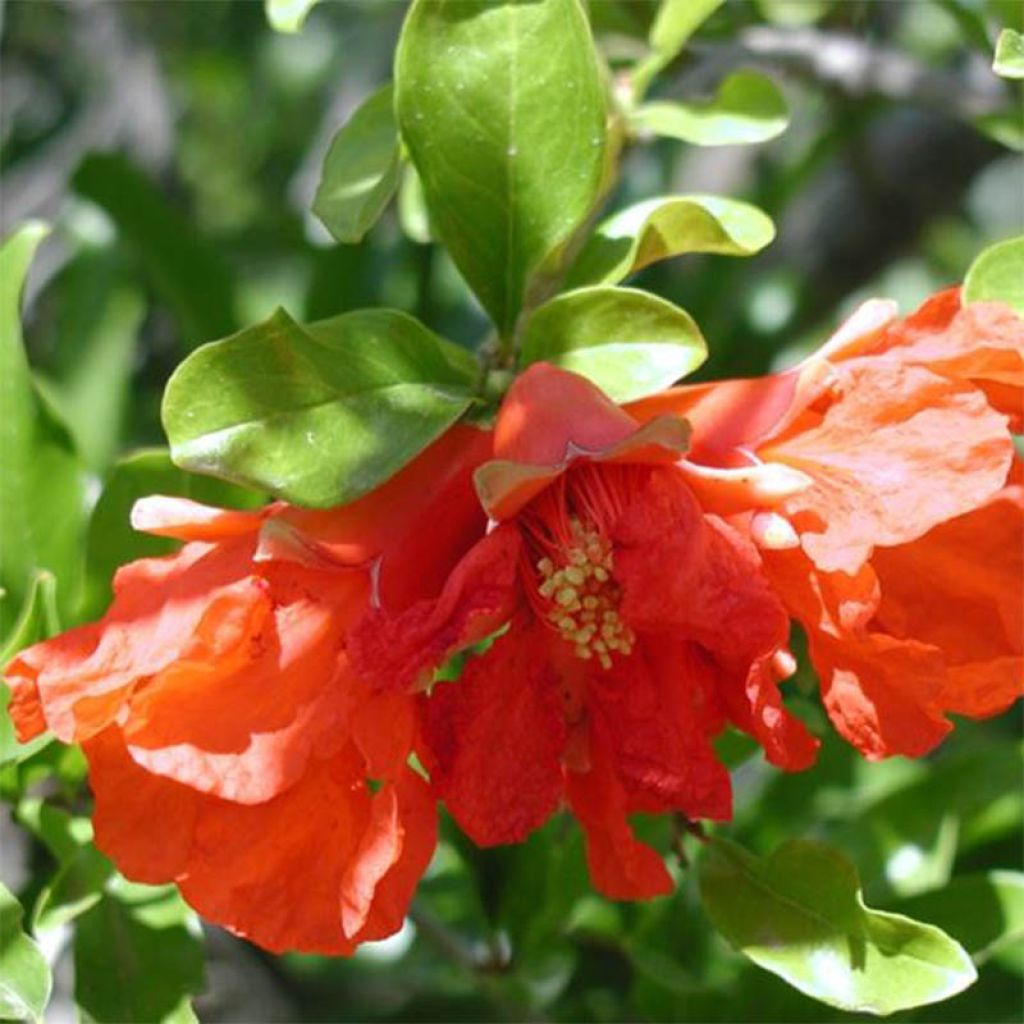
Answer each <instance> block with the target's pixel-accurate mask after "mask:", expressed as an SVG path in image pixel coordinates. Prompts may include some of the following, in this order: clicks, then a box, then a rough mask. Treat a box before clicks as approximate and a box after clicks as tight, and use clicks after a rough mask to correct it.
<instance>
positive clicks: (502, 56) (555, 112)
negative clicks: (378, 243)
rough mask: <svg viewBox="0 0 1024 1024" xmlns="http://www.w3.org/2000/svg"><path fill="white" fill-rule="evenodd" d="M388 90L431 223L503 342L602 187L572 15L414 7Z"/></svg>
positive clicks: (477, 3) (599, 127)
mask: <svg viewBox="0 0 1024 1024" xmlns="http://www.w3.org/2000/svg"><path fill="white" fill-rule="evenodd" d="M395 90H396V100H397V112H398V121H399V125H400V128H401V133H402V138H403V140H404V141H405V143H406V145H407V146H408V148H409V153H410V155H411V157H412V160H413V163H414V164H415V165H416V169H417V170H418V171H419V175H420V178H421V180H422V183H423V190H424V193H425V194H426V198H427V204H428V206H429V208H430V215H431V225H432V227H433V229H434V231H435V232H436V233H437V235H438V237H439V238H440V239H441V241H442V242H444V244H445V245H446V246H447V248H448V250H449V252H450V253H451V255H452V257H453V258H454V260H455V263H456V265H457V266H458V268H459V270H460V271H461V272H462V274H463V276H464V277H465V278H466V280H467V281H468V282H469V284H470V286H471V287H472V288H473V290H474V291H475V292H476V294H477V296H478V297H479V298H480V301H481V302H482V303H483V305H484V307H485V308H486V309H487V311H488V312H489V313H490V315H491V317H492V318H493V319H494V322H495V323H496V324H497V325H498V328H499V330H500V331H501V332H502V333H503V334H505V335H507V334H509V333H510V332H511V329H512V327H513V325H514V324H515V321H516V317H517V316H518V313H519V310H520V307H521V306H522V304H523V302H524V298H525V296H526V293H527V290H528V287H529V284H530V280H531V277H532V276H533V275H534V274H535V273H536V272H537V271H538V270H540V268H541V267H542V265H545V264H546V263H547V261H549V260H550V259H554V258H556V255H557V253H558V252H559V251H560V250H561V249H562V248H563V246H564V245H565V243H566V241H567V240H568V239H569V238H570V236H571V235H572V234H573V232H574V231H575V230H576V229H577V227H578V226H579V225H580V224H581V222H582V221H583V220H584V219H585V218H586V217H587V215H588V214H589V212H590V210H591V208H592V207H593V205H594V202H595V200H596V197H597V195H598V192H599V190H600V187H601V180H602V172H603V164H604V158H605V144H606V143H605V116H606V114H605V95H604V86H603V83H602V79H601V73H600V70H599V66H598V61H597V55H596V52H595V50H594V46H593V42H592V40H591V37H590V30H589V28H588V25H587V20H586V15H585V14H584V11H583V7H582V4H581V3H580V2H579V0H536V2H532V3H517V2H513V0H501V2H494V0H416V2H415V3H414V4H413V6H412V8H411V10H410V12H409V15H408V17H407V19H406V23H405V27H404V29H403V31H402V37H401V41H400V43H399V48H398V55H397V60H396V72H395ZM556 97H565V98H566V99H565V103H563V102H555V101H554V98H556ZM566 103H569V104H570V109H571V115H570V114H567V108H566V105H565V104H566Z"/></svg>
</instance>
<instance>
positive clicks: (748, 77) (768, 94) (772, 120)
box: [632, 71, 789, 146]
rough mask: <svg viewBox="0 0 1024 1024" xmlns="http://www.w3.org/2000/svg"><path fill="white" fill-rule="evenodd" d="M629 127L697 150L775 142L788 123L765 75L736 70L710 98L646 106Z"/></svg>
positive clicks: (781, 100)
mask: <svg viewBox="0 0 1024 1024" xmlns="http://www.w3.org/2000/svg"><path fill="white" fill-rule="evenodd" d="M632 123H633V126H634V127H635V128H637V129H639V130H640V131H647V132H652V133H653V134H655V135H662V136H665V137H666V138H670V139H682V141H683V142H689V143H692V144H693V145H695V146H734V145H739V144H746V143H752V142H765V141H766V140H768V139H773V138H775V136H776V135H778V134H780V133H781V132H783V131H785V128H786V125H787V124H788V123H789V108H788V107H787V105H786V100H785V98H784V97H783V95H782V93H781V92H780V91H779V88H778V86H777V85H776V84H775V83H774V82H773V81H772V80H771V79H770V78H768V77H767V76H766V75H761V74H758V73H757V72H756V71H736V72H734V73H733V74H731V75H729V77H728V78H726V79H725V81H724V82H722V84H721V85H720V86H719V87H718V91H717V92H716V93H715V95H714V96H713V97H712V98H711V99H708V100H694V101H692V102H689V103H681V102H671V103H669V102H655V103H647V104H645V105H644V106H642V107H639V108H638V109H637V110H636V111H635V112H634V113H633V116H632Z"/></svg>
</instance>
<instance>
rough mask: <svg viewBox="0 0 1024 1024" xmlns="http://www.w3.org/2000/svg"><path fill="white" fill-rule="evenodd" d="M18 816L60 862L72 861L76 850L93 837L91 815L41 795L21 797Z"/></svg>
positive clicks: (17, 818)
mask: <svg viewBox="0 0 1024 1024" xmlns="http://www.w3.org/2000/svg"><path fill="white" fill-rule="evenodd" d="M15 818H16V820H17V822H18V824H19V825H22V826H23V827H24V828H26V829H28V830H29V832H31V833H32V834H33V835H34V836H35V837H36V838H37V839H38V840H39V841H40V842H41V843H42V844H43V845H44V846H45V847H46V848H47V849H48V850H49V851H50V853H52V854H53V856H54V857H55V858H56V859H57V861H58V863H61V864H63V863H65V862H66V861H68V860H70V859H71V858H72V857H73V856H74V855H75V852H76V851H77V850H79V849H80V848H81V847H82V846H83V845H85V844H86V843H88V842H91V840H92V836H93V830H92V822H91V821H90V820H89V819H88V818H84V817H82V816H80V815H76V814H72V813H71V812H70V811H66V810H65V809H64V808H63V807H57V806H56V805H55V804H53V803H51V802H49V801H48V800H43V799H42V798H41V797H37V796H30V797H24V798H22V799H21V800H19V801H18V806H17V809H16V811H15Z"/></svg>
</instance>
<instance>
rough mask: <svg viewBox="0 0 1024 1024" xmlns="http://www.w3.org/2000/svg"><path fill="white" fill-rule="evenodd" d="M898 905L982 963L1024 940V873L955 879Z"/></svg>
mask: <svg viewBox="0 0 1024 1024" xmlns="http://www.w3.org/2000/svg"><path fill="white" fill-rule="evenodd" d="M897 909H898V910H899V911H900V913H902V914H912V915H913V916H914V917H919V918H923V919H924V920H925V921H929V922H931V923H932V924H934V925H937V926H938V927H939V928H943V929H945V930H946V931H948V932H949V933H950V934H951V935H953V936H954V937H955V938H956V939H957V940H958V941H959V942H960V943H962V944H963V946H964V948H965V949H966V950H967V951H968V952H969V953H970V954H971V957H972V958H973V959H974V962H975V963H976V964H978V965H979V966H980V965H981V964H983V963H985V962H986V961H988V960H991V959H993V958H994V957H998V956H999V955H1000V954H1001V953H1003V952H1004V951H1006V950H1009V949H1011V948H1013V947H1016V948H1017V949H1018V950H1019V949H1020V948H1021V944H1022V943H1024V874H1021V873H1020V872H1019V871H989V872H988V873H987V874H983V875H965V876H963V877H960V878H954V879H953V880H952V881H950V882H949V883H947V884H946V885H943V886H940V887H939V888H937V889H932V890H930V891H929V892H924V893H919V894H918V895H916V896H912V897H910V898H909V899H907V900H904V901H903V902H902V903H900V904H899V906H898V908H897ZM1017 960H1018V961H1021V960H1024V957H1018V958H1017Z"/></svg>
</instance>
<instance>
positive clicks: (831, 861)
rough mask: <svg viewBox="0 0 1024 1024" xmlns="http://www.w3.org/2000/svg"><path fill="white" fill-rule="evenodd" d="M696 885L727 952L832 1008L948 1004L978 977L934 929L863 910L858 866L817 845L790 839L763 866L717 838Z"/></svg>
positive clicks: (884, 1009)
mask: <svg viewBox="0 0 1024 1024" xmlns="http://www.w3.org/2000/svg"><path fill="white" fill-rule="evenodd" d="M700 888H701V896H702V898H703V902H704V907H705V909H706V910H707V913H708V915H709V917H710V918H711V920H712V922H713V923H714V925H715V927H716V928H717V929H718V930H719V931H720V932H721V933H722V935H724V936H725V938H726V939H728V940H729V942H730V943H731V944H732V945H733V946H735V947H736V948H737V949H738V950H740V951H741V952H742V953H744V954H745V955H746V956H748V957H749V958H750V959H751V960H753V961H754V963H756V964H758V965H759V966H761V967H763V968H765V970H768V971H771V972H772V973H773V974H777V975H778V976H779V977H780V978H783V979H784V980H785V981H787V982H789V984H790V985H793V986H794V987H795V988H797V989H799V990H800V991H801V992H803V993H804V994H806V995H809V996H811V997H812V998H814V999H818V1000H820V1001H821V1002H824V1003H828V1004H829V1005H830V1006H836V1007H839V1008H840V1009H844V1010H854V1011H858V1012H861V1013H874V1014H888V1013H895V1012H896V1011H898V1010H905V1009H910V1008H911V1007H915V1006H924V1005H926V1004H929V1003H934V1002H938V1001H940V1000H942V999H947V998H949V997H950V996H952V995H954V994H956V993H957V992H960V991H962V990H963V989H965V988H966V987H967V986H968V985H970V984H971V983H972V982H973V981H974V980H975V979H976V977H977V972H976V971H975V969H974V965H973V964H972V963H971V959H970V957H969V956H968V955H967V953H966V952H965V951H964V950H963V948H962V947H961V946H960V945H959V944H958V943H957V942H955V941H954V940H953V939H951V938H950V937H949V936H948V935H946V934H945V933H944V932H942V931H940V930H939V929H938V928H936V927H934V926H933V925H928V924H922V923H920V922H918V921H914V920H911V919H910V918H908V917H903V916H901V915H899V914H890V913H885V912H883V911H878V910H871V909H869V908H867V907H866V906H865V905H864V902H863V900H862V898H861V894H860V883H859V880H858V877H857V870H856V868H855V867H854V866H853V864H851V863H850V861H848V860H847V859H846V858H845V857H843V856H842V855H841V854H840V853H839V852H838V851H836V850H834V849H832V848H831V847H828V846H826V845H825V844H823V843H818V842H807V841H799V840H798V841H791V842H787V843H784V844H783V845H782V846H780V847H779V848H778V849H776V850H775V852H774V853H772V854H771V855H770V856H769V857H766V858H764V859H763V860H762V859H760V858H757V857H755V856H753V855H752V854H750V853H748V852H747V851H745V850H743V849H742V848H741V847H739V846H737V845H736V844H735V843H731V842H729V841H727V840H721V839H718V840H714V841H713V842H711V843H710V844H709V845H708V846H707V847H706V848H705V850H704V854H703V856H702V857H701V863H700Z"/></svg>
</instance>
